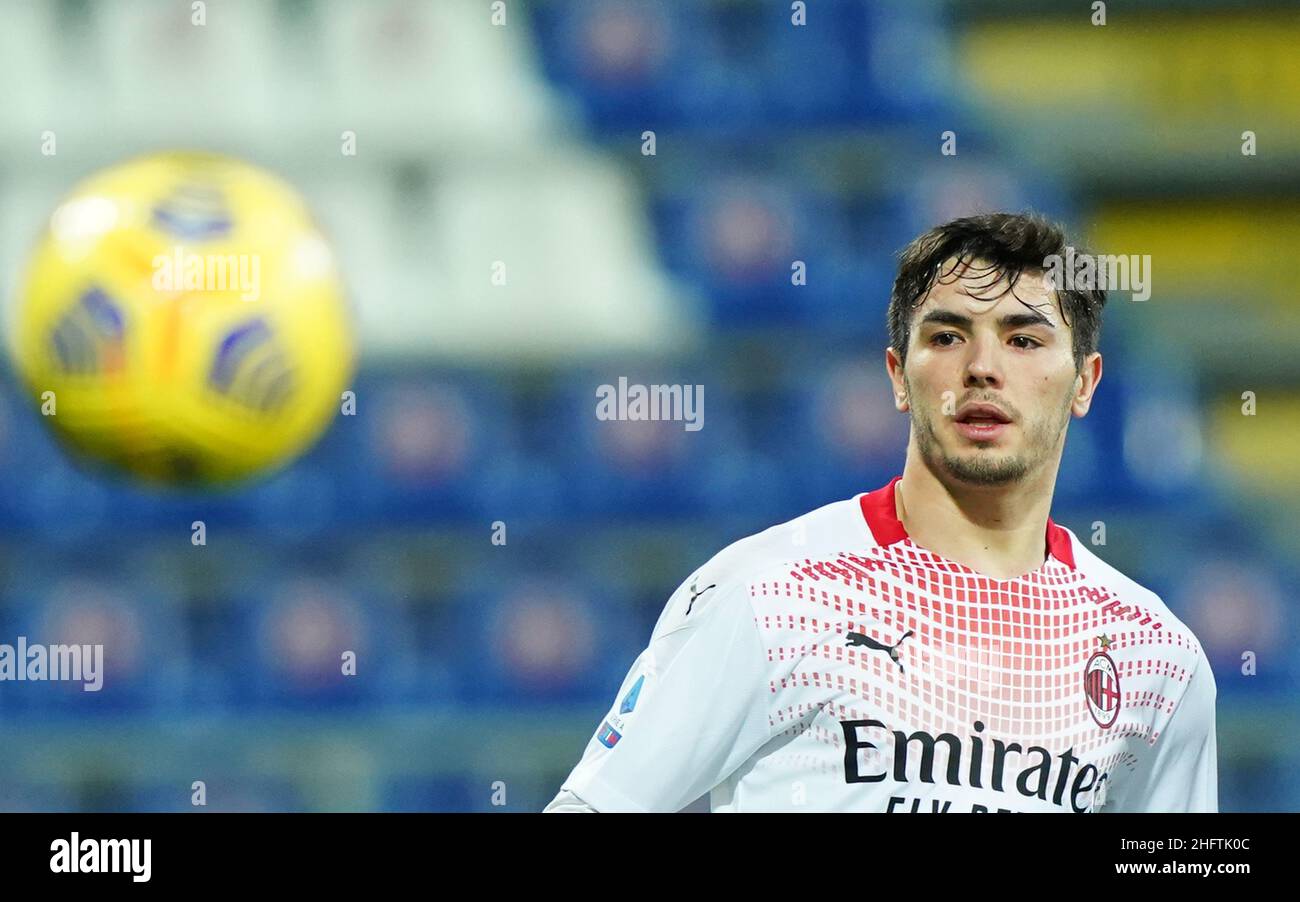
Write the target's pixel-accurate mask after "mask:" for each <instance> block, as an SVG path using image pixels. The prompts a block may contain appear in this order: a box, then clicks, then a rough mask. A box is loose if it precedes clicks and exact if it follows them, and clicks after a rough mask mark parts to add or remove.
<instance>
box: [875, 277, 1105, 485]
mask: <svg viewBox="0 0 1300 902" xmlns="http://www.w3.org/2000/svg"><path fill="white" fill-rule="evenodd" d="M984 267H985V264H984V263H983V262H982V261H975V262H974V263H973V264H972V265H971V266H969V267H963V268H960V269H958V270H956V271H955V272H950V270H951V268H952V263H951V262H950V263H949V264H947V265H945V266H944V267H942V268H941V269H940V271H939V279H938V280H937V281H936V283H935V285H934V287H933V288H932V289H931V291H930V292H929V294H928V295H927V297H926V298H925V300H924V301H923V302H922V304H921V305H920V306H919V307H918V308H917V309H916V310H915V311H914V312H913V314H912V332H911V337H910V339H909V345H908V352H907V363H906V365H905V366H903V367H901V368H899V367H897V366H895V365H893V364H891V366H890V370H891V373H890V375H891V377H892V378H893V379H894V387H895V394H896V397H898V396H899V393H900V392H901V396H902V397H901V399H900V403H899V407H900V409H904V410H908V409H910V411H911V415H912V434H913V439H914V441H915V442H916V448H917V450H918V451H919V452H920V454H921V456H922V459H923V460H924V461H925V462H926V464H927V465H928V466H929V467H930V468H931V469H932V470H935V471H936V472H946V473H947V474H948V475H949V476H951V477H953V478H955V479H957V480H960V481H962V482H965V483H967V484H971V485H983V486H998V485H1007V484H1010V483H1015V482H1019V481H1021V480H1023V479H1025V478H1026V477H1027V476H1030V475H1031V474H1037V473H1040V472H1042V470H1043V467H1044V466H1046V465H1051V466H1052V467H1053V472H1055V470H1054V468H1055V466H1056V464H1057V463H1058V462H1059V460H1060V454H1061V449H1062V448H1063V446H1064V441H1065V431H1066V426H1067V425H1068V423H1069V420H1070V414H1071V412H1072V410H1073V411H1074V412H1075V413H1076V414H1077V415H1079V416H1082V415H1083V414H1084V413H1086V412H1087V408H1088V403H1089V401H1090V399H1091V394H1092V390H1093V387H1094V385H1095V380H1089V379H1088V377H1087V375H1081V374H1080V373H1078V372H1077V371H1076V369H1075V364H1074V357H1073V353H1072V349H1071V338H1072V335H1071V329H1070V326H1069V325H1068V324H1067V323H1066V322H1065V320H1064V319H1063V318H1062V315H1061V308H1060V305H1059V303H1058V301H1057V300H1056V298H1055V296H1054V295H1055V293H1054V292H1052V291H1051V290H1050V289H1048V288H1047V287H1046V286H1045V285H1044V284H1043V280H1042V279H1041V277H1040V276H1039V275H1038V274H1036V273H1032V272H1027V273H1025V274H1024V275H1023V276H1022V277H1021V278H1020V280H1019V281H1018V283H1017V284H1016V287H1015V290H1014V292H1013V291H1009V290H1008V288H1009V283H1008V282H1007V280H1006V279H1005V278H1004V277H1001V276H1000V275H999V274H996V273H993V272H992V271H991V270H989V269H987V268H984ZM994 279H997V280H998V281H994ZM1095 357H1097V355H1092V356H1091V357H1090V358H1089V361H1088V363H1089V365H1090V366H1091V365H1092V363H1093V358H1095ZM1090 366H1089V367H1085V373H1086V372H1088V371H1089V369H1090ZM1096 372H1097V375H1098V376H1099V375H1100V361H1099V360H1098V361H1097V362H1096Z"/></svg>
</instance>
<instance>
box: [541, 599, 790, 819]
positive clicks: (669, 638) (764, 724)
mask: <svg viewBox="0 0 1300 902" xmlns="http://www.w3.org/2000/svg"><path fill="white" fill-rule="evenodd" d="M768 694H769V687H768V684H767V652H766V650H765V648H764V646H763V643H762V640H761V639H760V637H759V634H758V627H757V624H755V622H754V615H753V608H752V606H751V605H750V603H749V598H748V593H747V589H746V587H745V585H744V584H743V583H731V584H726V585H721V586H713V587H711V588H707V589H704V590H703V591H701V590H700V589H699V588H697V587H695V586H694V584H693V582H692V581H688V582H687V583H684V584H683V585H682V587H681V588H679V589H678V590H677V591H676V592H674V593H673V596H672V597H671V598H670V599H669V601H668V604H667V605H666V606H665V608H664V611H663V613H662V614H661V615H660V618H659V621H658V622H657V623H656V624H655V627H654V630H653V632H652V634H651V638H650V642H649V644H648V645H647V647H646V648H645V650H643V651H642V652H641V654H640V655H638V656H637V659H636V661H635V662H633V664H632V667H631V669H630V670H629V671H628V673H627V676H626V678H625V679H624V680H623V684H622V686H620V687H619V691H618V695H617V696H616V697H615V700H614V704H613V706H612V707H611V708H610V710H609V713H608V714H607V715H606V717H605V718H604V720H603V721H602V722H601V724H600V726H599V727H598V728H597V730H596V734H595V735H594V736H592V737H591V739H590V740H589V741H588V743H587V746H586V749H585V750H584V752H583V756H582V759H581V760H580V761H579V762H578V764H577V766H576V767H575V768H574V769H573V772H572V773H571V774H570V775H569V777H568V779H567V780H565V781H564V783H563V785H562V787H561V793H560V794H561V796H563V795H565V794H566V793H568V794H571V795H573V796H576V797H577V798H579V799H581V800H582V801H583V802H585V803H586V804H587V805H589V806H591V807H592V808H594V809H595V810H596V811H602V812H644V811H680V810H681V809H682V808H684V807H686V806H687V805H689V804H690V803H691V802H693V801H695V800H697V799H699V798H700V797H701V796H702V795H704V794H705V793H707V792H708V791H709V790H710V789H712V788H713V787H715V786H716V785H718V784H719V783H721V782H722V781H723V780H725V779H726V778H727V777H728V776H730V775H731V774H732V773H733V772H734V771H735V770H736V769H737V768H739V767H740V765H742V764H744V763H745V761H746V760H748V759H749V757H750V756H751V755H753V753H754V752H755V751H757V750H758V749H759V748H761V747H762V746H763V744H764V743H766V742H767V740H768V739H770V738H771V725H770V722H769V719H768V710H767V696H768ZM558 798H559V796H557V799H558ZM553 804H554V803H553ZM548 807H549V806H548Z"/></svg>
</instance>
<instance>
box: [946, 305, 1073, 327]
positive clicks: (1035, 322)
mask: <svg viewBox="0 0 1300 902" xmlns="http://www.w3.org/2000/svg"><path fill="white" fill-rule="evenodd" d="M926 323H938V324H940V325H944V326H959V327H960V328H963V329H970V327H971V326H973V325H974V320H972V319H971V318H970V317H969V316H966V315H965V314H964V313H954V312H953V311H951V310H931V311H930V312H929V313H927V314H926V315H925V316H923V317H921V322H920V325H922V326H923V325H925V324H926ZM998 325H999V326H1001V327H1002V328H1004V329H1020V328H1023V327H1025V326H1046V327H1047V328H1049V329H1055V328H1056V326H1054V325H1053V324H1052V321H1051V320H1049V319H1048V318H1047V317H1045V316H1043V315H1042V314H1041V313H1008V314H1007V315H1006V316H1004V317H1002V318H1001V319H999V320H998Z"/></svg>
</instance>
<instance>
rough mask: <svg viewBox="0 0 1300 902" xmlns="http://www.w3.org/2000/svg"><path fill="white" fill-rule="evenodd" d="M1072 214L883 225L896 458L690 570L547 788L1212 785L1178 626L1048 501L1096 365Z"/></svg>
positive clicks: (982, 793) (1207, 744)
mask: <svg viewBox="0 0 1300 902" xmlns="http://www.w3.org/2000/svg"><path fill="white" fill-rule="evenodd" d="M1065 240H1066V239H1065V236H1064V234H1063V233H1062V231H1061V230H1060V229H1059V228H1058V227H1056V226H1055V225H1053V224H1052V223H1050V222H1047V221H1045V220H1043V219H1041V218H1038V217H1035V216H1029V215H1013V214H1005V213H998V214H992V215H986V216H978V217H972V218H966V219H958V220H955V221H953V222H950V223H948V224H946V225H943V226H939V227H938V228H935V229H933V230H931V231H930V232H928V233H926V234H924V235H922V236H921V237H919V238H917V239H916V240H915V241H913V242H912V243H911V244H910V245H909V246H908V247H907V248H906V249H905V250H904V251H903V253H902V257H901V261H900V267H899V273H898V278H897V280H896V281H895V283H894V289H893V293H892V296H891V297H890V302H889V310H888V320H889V336H890V347H889V348H887V349H886V351H885V367H886V370H887V371H888V373H889V377H890V380H891V382H892V386H893V393H894V403H895V406H896V407H897V408H898V410H899V411H905V412H907V413H908V414H909V415H910V417H911V432H910V438H909V441H908V446H907V457H906V460H905V462H904V465H903V472H902V475H901V476H899V477H895V478H894V479H893V480H892V481H891V482H890V483H889V484H888V485H885V486H882V487H880V488H877V489H875V490H874V491H870V492H866V493H863V494H860V495H857V496H855V497H853V498H850V499H848V500H844V501H838V502H835V503H833V504H829V505H827V506H826V507H822V508H819V509H818V510H815V511H812V512H811V513H808V514H805V515H803V516H802V517H799V518H797V519H795V520H792V521H790V522H788V523H785V524H782V525H779V526H774V527H772V528H771V529H768V530H766V531H764V532H761V533H759V534H757V535H754V536H750V537H748V538H745V539H742V540H740V541H738V542H736V543H734V544H732V545H730V546H728V547H727V548H725V549H723V550H722V551H721V552H720V553H719V554H717V555H716V556H715V557H713V558H712V559H711V560H709V561H708V562H707V563H706V564H705V565H704V566H703V567H701V568H700V569H699V571H698V572H696V573H693V574H691V575H690V577H688V578H687V579H686V581H685V582H683V583H682V585H681V587H680V588H678V589H677V591H676V592H674V593H673V595H672V597H671V598H669V599H668V603H667V605H666V606H665V608H664V610H663V613H662V614H661V616H660V617H659V620H658V622H657V623H656V625H655V627H654V631H653V633H652V635H651V638H650V642H649V646H648V647H647V648H646V649H645V650H644V651H643V652H642V653H641V654H640V656H638V658H637V659H636V661H635V663H634V664H633V665H632V669H631V670H630V671H629V672H628V675H627V678H626V680H625V681H624V683H623V685H622V687H621V688H620V690H619V692H618V695H617V696H616V698H615V699H614V705H613V707H612V708H611V709H610V711H609V713H608V715H607V716H606V717H605V718H604V719H603V721H602V722H601V724H600V726H599V728H598V729H597V731H596V733H595V735H594V736H593V737H592V738H591V740H590V741H589V743H588V745H587V747H586V750H585V753H584V754H583V756H582V759H581V760H580V761H579V762H578V764H577V766H576V767H575V768H574V770H573V772H572V774H570V776H569V778H568V779H567V780H565V781H564V782H563V784H562V786H561V789H560V792H559V794H558V795H557V796H556V797H555V799H554V800H553V801H552V802H551V803H550V804H549V805H548V806H547V807H546V810H547V811H598V812H599V811H678V810H681V809H682V808H684V807H686V806H688V805H690V804H691V803H692V802H696V801H697V800H698V801H699V802H700V803H702V802H703V797H704V796H705V795H706V794H707V796H708V804H709V807H710V809H711V810H712V811H715V812H716V811H879V812H950V811H952V812H956V811H974V812H1008V811H1059V812H1095V811H1216V810H1217V809H1218V786H1217V762H1216V742H1215V695H1216V688H1215V680H1214V674H1213V672H1212V671H1211V670H1210V665H1209V662H1208V661H1207V660H1206V657H1205V653H1204V652H1203V651H1202V649H1201V646H1200V644H1199V642H1198V641H1197V639H1196V637H1195V636H1194V635H1193V634H1192V632H1191V630H1189V629H1188V628H1187V626H1186V625H1185V624H1183V623H1182V622H1181V621H1179V620H1178V618H1177V617H1175V616H1173V614H1171V613H1170V611H1169V609H1168V608H1167V607H1165V605H1164V603H1163V602H1162V601H1161V599H1160V598H1159V597H1158V596H1157V595H1155V594H1154V593H1153V592H1151V591H1150V590H1148V589H1146V588H1143V587H1142V586H1140V585H1138V584H1137V583H1136V582H1134V581H1133V580H1131V579H1129V578H1128V577H1126V576H1124V575H1123V574H1122V573H1120V572H1119V571H1117V570H1116V569H1115V568H1113V567H1111V566H1110V565H1108V564H1106V563H1105V562H1104V561H1102V560H1101V559H1100V558H1098V557H1097V556H1096V555H1094V554H1093V553H1092V551H1091V550H1089V548H1088V546H1087V545H1086V544H1085V543H1083V542H1081V541H1080V540H1079V539H1078V537H1077V536H1075V535H1074V533H1073V532H1071V531H1070V530H1069V529H1067V528H1065V527H1063V526H1060V525H1058V524H1056V523H1053V522H1052V520H1051V518H1050V516H1049V513H1050V508H1051V502H1052V492H1053V490H1054V486H1055V483H1056V474H1057V470H1058V468H1059V465H1060V460H1061V452H1062V449H1063V448H1064V444H1065V434H1066V429H1067V426H1068V425H1069V421H1070V418H1071V416H1077V417H1082V416H1084V415H1085V414H1087V412H1088V409H1089V407H1090V405H1091V404H1092V400H1093V395H1094V392H1095V391H1096V390H1097V386H1098V384H1099V383H1100V381H1101V375H1102V360H1101V355H1100V354H1099V353H1098V352H1097V339H1098V334H1099V331H1100V317H1101V310H1102V306H1103V305H1104V303H1105V300H1106V298H1105V292H1104V291H1103V290H1098V289H1095V288H1083V287H1079V282H1080V280H1079V279H1078V278H1076V279H1074V280H1064V281H1062V280H1060V279H1057V278H1050V279H1049V278H1048V273H1049V272H1052V271H1053V269H1054V266H1053V262H1052V260H1053V258H1054V257H1060V258H1064V257H1065V256H1066V245H1065ZM1071 259H1082V258H1076V257H1071ZM1055 271H1056V272H1057V273H1058V274H1059V269H1056V270H1055ZM1082 274H1084V273H1082V272H1081V273H1080V275H1082ZM1067 285H1068V286H1070V287H1068V288H1067V287H1065V286H1067ZM809 465H810V466H816V462H815V461H810V462H809Z"/></svg>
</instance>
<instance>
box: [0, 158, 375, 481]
mask: <svg viewBox="0 0 1300 902" xmlns="http://www.w3.org/2000/svg"><path fill="white" fill-rule="evenodd" d="M11 314H12V318H11V320H10V326H11V328H10V329H9V336H10V352H11V355H12V357H13V360H14V363H15V368H16V370H17V372H18V374H19V375H20V377H21V379H22V381H23V382H24V383H25V389H26V391H27V392H28V393H29V395H30V399H31V401H32V403H33V404H35V405H37V406H38V407H39V408H40V411H41V413H42V414H43V415H44V416H43V420H44V421H45V422H46V423H47V424H48V425H49V426H50V427H51V428H52V429H54V430H55V431H56V433H57V434H58V435H59V436H60V437H61V438H62V439H64V441H65V444H66V445H68V446H69V447H70V448H71V449H73V450H74V452H75V453H76V455H77V456H79V457H82V458H85V459H87V460H89V461H91V462H97V463H100V464H103V465H106V466H107V467H108V468H110V469H115V470H120V471H125V472H128V473H130V474H133V475H135V476H137V477H140V478H143V479H145V480H147V481H151V482H161V483H178V484H213V483H223V482H230V481H235V480H240V479H244V478H246V477H249V476H252V475H253V474H256V473H259V472H262V471H265V470H268V469H270V468H273V467H277V466H279V465H282V464H285V463H287V462H288V461H290V460H292V459H293V458H295V457H296V456H298V455H299V454H301V453H302V452H303V451H304V450H305V449H306V448H307V447H308V446H309V445H311V444H312V443H313V442H314V441H315V440H316V439H317V438H318V437H319V436H320V434H321V433H322V432H323V431H324V429H325V428H326V426H327V425H328V424H329V423H330V421H331V419H332V418H333V416H334V415H335V414H336V413H337V412H339V410H340V406H341V401H340V398H341V395H342V393H343V392H344V391H345V389H346V387H347V385H348V381H349V379H350V378H351V375H352V371H353V363H354V348H353V343H352V329H351V318H350V316H349V310H348V306H347V303H346V299H345V294H344V290H343V283H342V280H341V278H340V275H339V272H338V268H337V265H336V262H335V258H334V253H333V251H332V249H331V248H330V246H329V244H328V242H327V241H326V240H325V238H324V237H323V236H322V235H321V233H320V231H319V230H318V229H317V227H316V226H315V224H314V223H313V221H312V219H311V216H310V214H309V213H308V210H307V208H306V206H305V204H304V203H303V201H302V199H301V198H300V197H299V195H298V194H297V192H296V191H294V189H293V188H291V187H290V186H289V185H287V184H286V183H285V182H284V181H282V180H280V179H279V178H277V177H275V176H273V175H271V174H270V173H268V172H265V171H263V170H261V169H258V168H256V167H254V166H250V165H248V164H247V163H243V162H240V161H238V160H234V159H230V158H227V157H221V156H215V155H210V154H195V153H166V154H158V155H153V156H148V157H143V158H140V159H136V160H131V161H129V162H126V163H122V164H120V165H117V166H113V167H111V168H109V169H106V170H103V171H101V172H99V173H97V174H95V175H93V176H91V177H90V178H89V179H87V180H86V181H85V182H83V183H82V184H81V185H79V186H77V187H76V188H75V189H74V190H73V191H72V193H71V194H70V195H68V196H67V198H65V199H64V201H63V202H62V203H61V204H60V205H59V206H58V208H57V209H56V210H55V211H54V213H53V215H52V216H51V217H50V219H49V222H48V223H47V225H46V228H45V231H44V234H43V235H42V237H41V239H40V241H39V243H38V245H37V247H36V250H35V251H34V253H33V255H32V258H31V262H30V264H29V266H28V268H27V271H26V275H25V278H24V280H23V282H22V283H21V286H20V289H19V294H18V297H17V299H16V303H15V306H14V308H13V310H12V311H11Z"/></svg>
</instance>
